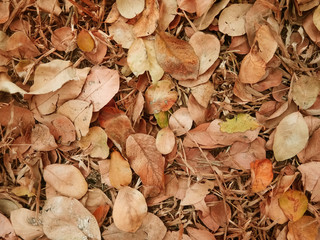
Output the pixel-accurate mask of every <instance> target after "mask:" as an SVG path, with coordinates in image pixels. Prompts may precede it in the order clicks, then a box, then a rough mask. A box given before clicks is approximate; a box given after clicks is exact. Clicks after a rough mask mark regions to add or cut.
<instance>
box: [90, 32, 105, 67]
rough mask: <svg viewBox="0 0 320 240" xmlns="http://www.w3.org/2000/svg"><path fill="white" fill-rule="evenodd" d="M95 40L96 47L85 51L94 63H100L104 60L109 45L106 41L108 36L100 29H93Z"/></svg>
mask: <svg viewBox="0 0 320 240" xmlns="http://www.w3.org/2000/svg"><path fill="white" fill-rule="evenodd" d="M90 34H92V35H91V36H92V37H93V40H94V42H95V47H94V48H93V49H92V51H90V52H84V56H85V57H86V58H87V59H88V60H89V61H90V62H91V63H92V64H94V65H97V64H100V63H102V62H103V60H104V56H105V55H106V53H107V50H108V47H107V43H106V36H105V35H104V33H103V32H100V30H93V31H91V32H90Z"/></svg>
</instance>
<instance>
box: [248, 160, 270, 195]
mask: <svg viewBox="0 0 320 240" xmlns="http://www.w3.org/2000/svg"><path fill="white" fill-rule="evenodd" d="M250 168H251V177H252V183H251V189H252V192H255V193H256V192H260V191H263V190H264V189H265V188H266V187H267V186H268V185H269V184H270V183H271V181H272V179H273V171H272V162H271V161H270V160H269V159H262V160H256V161H254V162H251V163H250Z"/></svg>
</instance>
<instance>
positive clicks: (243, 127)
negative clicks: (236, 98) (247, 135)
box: [219, 113, 261, 133]
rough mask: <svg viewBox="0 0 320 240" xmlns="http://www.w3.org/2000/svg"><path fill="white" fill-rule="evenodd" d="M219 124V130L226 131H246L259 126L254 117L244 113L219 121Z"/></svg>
mask: <svg viewBox="0 0 320 240" xmlns="http://www.w3.org/2000/svg"><path fill="white" fill-rule="evenodd" d="M219 125H220V130H221V132H226V133H236V132H246V131H248V130H255V129H257V128H258V127H260V126H261V125H260V124H259V123H258V121H257V120H256V119H255V118H253V117H251V116H250V115H249V114H246V113H240V114H238V115H236V116H235V117H234V118H232V119H227V121H225V122H221V123H220V124H219Z"/></svg>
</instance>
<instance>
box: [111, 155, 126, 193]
mask: <svg viewBox="0 0 320 240" xmlns="http://www.w3.org/2000/svg"><path fill="white" fill-rule="evenodd" d="M109 178H110V183H111V185H112V186H113V187H115V188H117V189H121V188H122V187H124V186H128V185H129V184H130V183H131V179H132V172H131V169H130V165H129V163H128V162H127V160H125V159H124V158H123V157H122V156H121V154H120V153H119V152H117V151H114V152H112V153H111V161H110V170H109Z"/></svg>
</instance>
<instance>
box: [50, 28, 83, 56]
mask: <svg viewBox="0 0 320 240" xmlns="http://www.w3.org/2000/svg"><path fill="white" fill-rule="evenodd" d="M51 42H52V45H53V46H54V47H55V48H56V49H57V50H58V51H65V52H66V53H67V52H71V51H73V50H74V49H76V47H77V44H76V31H75V30H73V31H72V29H71V28H70V27H61V28H58V29H56V30H54V31H53V33H52V36H51Z"/></svg>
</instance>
